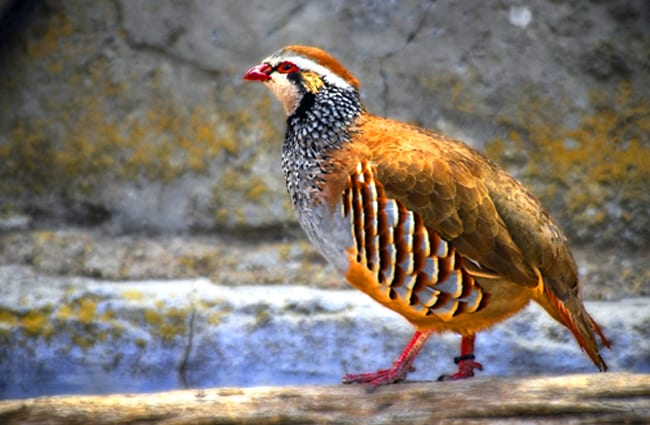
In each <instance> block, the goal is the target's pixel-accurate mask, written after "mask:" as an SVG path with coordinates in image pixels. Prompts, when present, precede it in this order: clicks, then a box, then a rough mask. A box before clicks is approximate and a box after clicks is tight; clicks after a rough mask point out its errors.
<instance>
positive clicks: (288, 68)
mask: <svg viewBox="0 0 650 425" xmlns="http://www.w3.org/2000/svg"><path fill="white" fill-rule="evenodd" d="M277 70H278V72H280V73H282V74H289V73H291V72H296V71H298V67H297V66H296V65H295V64H293V63H291V62H282V63H281V64H280V65H278V66H277Z"/></svg>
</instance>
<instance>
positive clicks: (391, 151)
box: [243, 45, 610, 386]
mask: <svg viewBox="0 0 650 425" xmlns="http://www.w3.org/2000/svg"><path fill="white" fill-rule="evenodd" d="M243 79H244V80H246V81H250V82H261V83H263V84H264V85H265V86H266V87H267V88H268V89H269V90H270V91H271V93H272V94H273V95H274V96H275V97H276V98H277V99H278V100H279V102H280V104H281V105H282V107H283V109H284V112H285V113H286V116H287V121H286V122H287V128H286V133H285V137H284V141H283V144H282V153H281V167H282V172H283V174H284V179H285V183H286V189H287V192H288V194H289V196H290V198H291V203H292V205H293V207H294V209H295V213H296V216H297V220H298V222H299V223H300V225H301V227H302V228H303V230H304V231H305V233H306V235H307V236H308V238H309V239H310V240H311V242H312V243H313V245H315V246H316V248H317V249H318V250H319V251H320V253H321V254H322V255H323V256H324V257H325V258H326V259H327V260H328V261H329V262H330V263H331V264H332V265H333V266H334V268H335V269H336V270H337V272H339V273H340V274H341V275H342V276H344V277H345V279H346V280H347V282H348V283H349V284H350V285H351V286H352V287H354V288H356V289H358V290H360V291H362V292H364V293H365V294H367V295H369V296H370V297H371V298H373V299H374V300H375V301H377V302H378V303H380V304H381V305H383V306H385V307H387V308H389V309H391V310H393V311H395V312H397V313H398V314H400V315H401V316H403V317H404V318H405V319H406V320H407V321H408V322H410V323H411V324H412V325H413V326H414V328H415V332H414V335H413V337H412V339H411V340H410V342H409V343H408V344H407V345H406V348H405V349H404V351H403V352H402V353H401V354H400V355H399V356H398V357H397V359H396V360H395V361H394V362H393V363H392V365H390V367H388V368H386V369H381V370H378V371H375V372H366V373H351V374H345V375H344V376H343V378H342V382H343V383H346V384H351V383H363V384H370V385H371V386H380V385H385V384H392V383H397V382H400V381H404V380H406V377H407V375H408V374H409V373H410V372H412V371H414V370H415V367H414V361H415V359H416V357H417V356H418V354H419V353H420V351H421V350H422V349H423V347H424V345H425V343H426V341H427V340H428V339H429V338H430V337H431V336H432V335H434V334H438V333H442V332H453V333H456V334H459V335H460V337H461V339H460V355H459V356H458V357H455V359H454V360H455V362H456V364H457V371H455V372H454V373H450V374H444V375H441V376H440V378H439V380H459V379H465V378H470V377H472V376H474V372H475V370H482V369H483V365H482V364H481V363H480V362H478V361H476V357H475V350H474V342H475V336H476V334H477V333H478V332H480V331H483V330H485V329H487V328H489V327H491V326H493V325H494V324H496V323H498V322H501V321H503V320H505V319H507V318H509V317H511V316H512V315H514V314H516V313H517V312H518V311H520V310H521V309H523V308H524V307H525V306H526V305H528V304H529V302H530V301H534V302H537V303H538V304H539V305H541V307H543V309H544V310H545V311H546V312H548V314H549V315H550V316H551V317H553V318H554V319H555V320H557V321H558V322H559V323H560V324H562V325H564V326H565V327H566V328H568V329H569V331H571V333H572V334H573V336H574V337H575V340H576V341H577V343H578V344H579V346H580V347H581V348H582V350H583V351H584V352H586V354H587V355H588V356H589V358H590V359H591V361H592V362H593V363H594V365H595V366H596V367H597V368H598V369H599V370H600V371H605V370H607V364H606V363H605V360H604V359H603V357H602V356H601V354H600V351H599V344H598V341H597V338H596V337H598V339H600V343H601V344H602V345H603V346H605V347H608V348H609V347H610V342H609V341H608V339H607V338H606V337H605V335H604V333H603V331H602V330H601V328H600V326H599V325H598V324H597V323H596V321H594V319H592V317H591V316H590V315H589V313H588V312H587V310H586V309H585V306H584V304H583V302H582V299H581V295H580V292H579V286H578V282H579V281H578V273H577V266H576V263H575V261H574V258H573V256H572V254H571V251H570V249H569V246H568V242H567V239H566V237H565V236H564V235H563V233H562V231H561V230H560V228H559V227H558V225H557V224H556V222H555V221H554V220H553V218H552V217H551V215H550V214H549V213H548V212H547V211H546V210H545V209H544V208H543V207H542V205H541V203H540V201H539V200H538V199H537V198H536V197H535V196H534V195H533V194H532V193H531V192H530V191H528V190H527V189H526V188H525V187H524V186H523V185H522V184H521V183H520V182H519V181H517V180H516V179H515V178H513V177H512V176H510V175H509V174H508V173H507V172H506V171H505V170H503V169H502V168H500V167H499V166H497V165H496V164H495V163H494V162H492V161H491V160H490V159H488V158H487V157H485V156H484V155H483V154H481V153H480V152H478V151H477V150H475V149H474V148H472V147H471V146H470V145H468V144H466V143H464V142H463V141H459V140H456V139H454V138H451V137H448V136H445V135H443V134H440V133H437V132H434V131H432V130H429V129H425V128H421V127H418V126H415V125H411V124H408V123H404V122H400V121H396V120H392V119H389V118H383V117H380V116H377V115H373V114H372V113H370V112H368V110H367V109H366V108H365V106H364V105H363V103H362V102H361V96H360V83H359V80H358V79H357V78H356V77H355V76H354V75H353V74H352V73H351V72H350V71H348V70H347V69H346V68H345V67H344V66H343V65H342V64H341V63H340V62H339V61H338V60H337V59H335V58H334V57H333V56H332V55H330V54H329V53H327V52H326V51H324V50H322V49H320V48H317V47H312V46H303V45H289V46H286V47H284V48H281V49H280V50H278V51H276V52H275V53H273V54H271V55H270V56H268V57H266V58H265V59H263V60H262V61H261V63H259V64H258V65H255V66H253V67H252V68H250V69H249V70H248V71H247V72H245V74H244V76H243Z"/></svg>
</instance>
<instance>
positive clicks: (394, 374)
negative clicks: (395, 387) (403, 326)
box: [342, 330, 434, 386]
mask: <svg viewBox="0 0 650 425" xmlns="http://www.w3.org/2000/svg"><path fill="white" fill-rule="evenodd" d="M433 332H434V331H433V330H428V331H417V332H415V335H413V338H411V341H410V342H409V344H408V345H407V346H406V348H405V349H404V351H403V352H402V354H401V355H400V356H399V357H398V358H397V360H395V361H394V362H393V366H392V367H391V368H390V369H382V370H378V371H376V372H369V373H358V374H347V375H344V376H343V379H342V381H343V383H344V384H353V383H355V382H356V383H367V384H370V385H373V386H380V385H386V384H393V383H395V382H399V381H403V380H404V379H405V378H406V375H408V373H409V372H412V371H414V370H415V368H414V367H413V362H414V361H415V358H416V357H417V356H418V354H419V353H420V351H421V350H422V347H424V343H425V342H427V339H429V337H430V336H431V334H432V333H433Z"/></svg>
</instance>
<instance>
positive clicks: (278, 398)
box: [0, 373, 650, 425]
mask: <svg viewBox="0 0 650 425" xmlns="http://www.w3.org/2000/svg"><path fill="white" fill-rule="evenodd" d="M648 421H650V375H635V374H625V373H605V374H590V375H567V376H554V377H534V378H530V377H529V378H520V377H518V378H503V377H502V378H495V377H491V378H488V377H486V378H475V379H471V380H468V381H462V382H444V383H439V382H418V383H410V384H401V385H392V386H387V387H382V388H378V389H375V390H369V388H368V387H365V386H358V385H357V386H341V385H332V386H293V387H256V388H212V389H203V390H198V389H194V390H183V391H171V392H163V393H153V394H114V395H103V396H58V397H42V398H32V399H25V400H7V401H0V422H2V423H4V424H7V425H12V424H43V423H47V424H52V425H56V424H72V423H74V424H76V423H91V422H92V423H94V424H97V425H102V424H133V423H152V424H153V423H157V424H175V425H182V424H207V423H210V424H231V423H247V424H277V423H283V424H310V423H318V424H334V423H335V424H358V423H373V424H394V423H409V424H431V423H433V422H435V423H442V424H457V423H464V424H467V423H469V424H496V423H499V424H502V423H518V424H521V423H524V424H530V423H540V422H543V423H544V424H585V423H596V422H598V423H628V424H632V423H639V424H640V423H648Z"/></svg>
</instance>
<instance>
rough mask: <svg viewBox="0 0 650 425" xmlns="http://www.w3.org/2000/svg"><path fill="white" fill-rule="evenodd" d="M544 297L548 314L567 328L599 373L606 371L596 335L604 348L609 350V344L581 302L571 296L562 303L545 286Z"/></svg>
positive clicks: (605, 364)
mask: <svg viewBox="0 0 650 425" xmlns="http://www.w3.org/2000/svg"><path fill="white" fill-rule="evenodd" d="M544 295H545V298H546V300H547V301H548V302H549V304H550V309H549V308H548V307H549V306H545V307H546V309H547V310H548V311H549V313H550V314H551V315H552V316H553V317H554V318H555V319H556V320H558V321H559V322H560V323H562V324H563V325H565V326H566V327H567V328H569V330H570V331H571V333H572V334H573V336H574V337H575V339H576V341H577V342H578V344H580V347H581V348H582V349H583V350H584V351H585V352H586V353H587V355H588V356H589V357H590V358H591V361H593V362H594V365H596V367H597V368H598V369H599V370H600V371H601V372H604V371H606V370H607V363H605V360H603V358H602V357H601V355H600V351H599V349H598V343H597V341H596V334H597V335H598V337H599V338H600V341H601V342H602V344H603V345H604V346H605V347H607V348H609V347H610V346H611V343H610V342H609V340H608V339H607V338H606V337H605V334H604V333H603V331H602V330H601V329H600V326H598V324H597V323H596V322H595V321H594V319H593V318H592V317H591V316H590V315H589V313H587V310H586V309H585V307H584V305H583V304H582V301H581V300H580V299H579V298H578V297H577V296H575V295H573V294H571V296H569V297H568V298H569V299H568V300H566V301H562V300H560V299H559V298H558V297H557V296H556V295H555V294H554V293H553V291H552V290H551V289H550V288H549V287H548V286H547V285H545V287H544Z"/></svg>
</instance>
